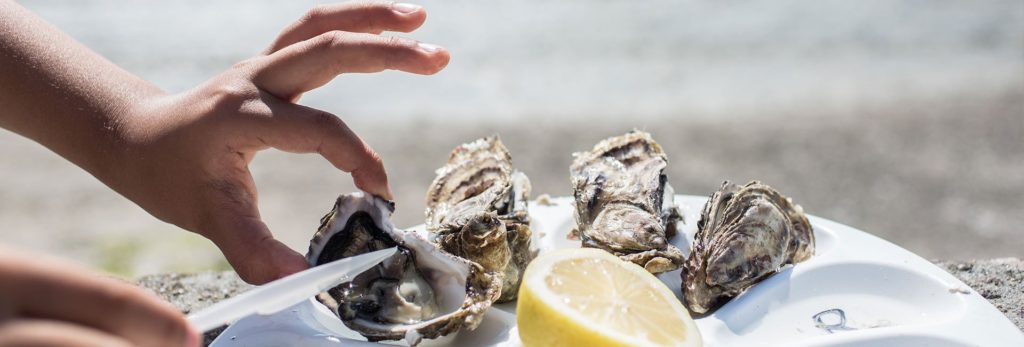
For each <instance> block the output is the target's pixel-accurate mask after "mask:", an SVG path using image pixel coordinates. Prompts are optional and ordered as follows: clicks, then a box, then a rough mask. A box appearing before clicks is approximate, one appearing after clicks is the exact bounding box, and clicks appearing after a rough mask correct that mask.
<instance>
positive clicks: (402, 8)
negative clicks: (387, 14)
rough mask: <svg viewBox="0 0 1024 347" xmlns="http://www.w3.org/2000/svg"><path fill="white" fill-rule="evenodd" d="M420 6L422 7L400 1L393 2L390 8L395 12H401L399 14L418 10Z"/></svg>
mask: <svg viewBox="0 0 1024 347" xmlns="http://www.w3.org/2000/svg"><path fill="white" fill-rule="evenodd" d="M421 8H423V7H422V6H420V5H413V4H406V3H402V2H399V3H395V4H393V5H391V9H392V10H395V12H398V13H401V14H409V13H413V12H416V11H419V10H420V9H421Z"/></svg>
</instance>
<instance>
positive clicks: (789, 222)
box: [682, 181, 814, 314]
mask: <svg viewBox="0 0 1024 347" xmlns="http://www.w3.org/2000/svg"><path fill="white" fill-rule="evenodd" d="M813 253H814V232H813V230H812V229H811V225H810V223H808V222H807V217H806V216H804V212H803V209H802V208H800V205H797V204H794V203H793V202H792V201H791V200H790V199H789V198H786V197H783V196H782V195H781V194H779V192H778V191H776V190H775V189H772V188H771V187H769V186H767V185H764V184H761V183H760V182H758V181H753V182H750V183H747V185H745V186H742V187H740V186H738V185H735V184H732V183H729V182H728V181H726V182H725V183H723V184H722V188H721V189H719V190H718V191H717V192H715V193H714V194H713V195H711V199H710V200H708V202H707V204H706V205H704V211H703V212H702V213H701V216H700V221H698V222H697V235H696V236H694V240H693V250H692V251H691V252H690V257H689V258H688V259H687V261H686V268H685V270H684V271H683V272H682V277H683V297H685V298H686V300H685V301H684V303H685V304H686V306H687V307H688V308H689V309H690V311H692V312H695V313H698V314H703V313H707V312H709V311H713V310H715V309H716V308H718V307H719V306H721V305H723V304H725V302H727V301H729V299H731V298H733V297H735V296H736V295H739V294H740V293H742V292H743V291H744V290H746V289H747V288H750V287H752V286H754V285H755V284H757V283H758V282H760V281H762V280H764V279H765V278H767V277H768V276H771V275H772V274H774V273H776V272H778V271H779V269H780V268H781V267H782V266H784V265H786V264H795V263H798V262H801V261H804V260H807V259H808V258H810V257H811V255H812V254H813Z"/></svg>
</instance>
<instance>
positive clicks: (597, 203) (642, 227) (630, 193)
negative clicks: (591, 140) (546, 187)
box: [570, 130, 684, 273]
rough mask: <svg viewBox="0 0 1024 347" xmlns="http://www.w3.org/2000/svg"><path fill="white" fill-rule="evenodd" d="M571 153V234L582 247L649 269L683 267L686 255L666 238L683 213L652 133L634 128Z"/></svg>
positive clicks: (664, 159)
mask: <svg viewBox="0 0 1024 347" xmlns="http://www.w3.org/2000/svg"><path fill="white" fill-rule="evenodd" d="M573 156H574V157H575V159H574V161H573V163H572V166H571V167H570V177H571V179H572V185H573V196H574V197H575V199H576V230H574V231H573V234H574V235H575V236H577V237H579V238H580V239H581V240H582V242H583V247H593V248H601V249H604V250H606V251H608V252H611V253H612V254H615V255H617V256H619V258H622V259H623V260H626V261H629V262H633V263H635V264H637V265H640V266H643V267H644V268H645V269H647V271H649V272H651V273H661V272H665V271H671V270H675V269H678V268H679V267H681V266H682V264H683V260H684V257H683V253H682V252H681V251H680V250H679V249H678V248H676V247H675V246H673V245H671V244H669V243H668V240H669V239H670V238H672V237H673V236H675V234H676V222H678V221H680V220H682V215H681V214H680V213H679V209H678V208H677V207H676V205H675V202H674V200H673V191H672V187H671V186H670V185H669V184H668V178H667V177H666V176H665V173H664V171H665V167H666V166H667V165H668V159H667V157H666V156H665V152H664V151H663V150H662V149H661V146H660V145H658V143H657V142H654V139H653V138H651V135H650V134H648V133H646V132H642V131H638V130H634V131H631V132H629V133H626V134H625V135H621V136H615V137H611V138H608V139H605V140H603V141H601V142H599V143H598V144H597V145H596V146H594V148H593V149H592V150H590V151H589V152H579V153H574V154H573Z"/></svg>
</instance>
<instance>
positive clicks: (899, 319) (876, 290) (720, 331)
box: [213, 195, 1024, 347]
mask: <svg viewBox="0 0 1024 347" xmlns="http://www.w3.org/2000/svg"><path fill="white" fill-rule="evenodd" d="M705 201H707V198H706V197H698V196H687V195H678V196H676V202H677V203H678V204H679V207H680V209H681V210H682V212H683V216H684V221H683V223H682V224H681V225H680V227H681V228H680V230H682V233H681V234H680V235H679V236H676V237H675V238H674V239H673V240H672V243H674V244H675V245H676V246H678V247H679V249H682V250H684V252H686V250H689V248H690V247H689V246H690V245H689V243H690V242H691V241H692V240H693V235H694V233H695V232H696V223H697V219H698V218H699V215H700V211H701V208H702V207H703V206H704V202H705ZM572 209H573V207H572V201H571V199H569V198H556V199H551V204H547V205H541V204H538V203H536V202H534V203H532V204H531V205H530V216H531V219H532V223H531V229H533V231H534V233H535V236H534V237H535V239H534V242H535V243H536V245H537V246H538V248H539V249H540V251H541V252H544V251H545V250H552V249H557V248H569V247H579V241H570V240H568V239H567V238H566V235H567V233H568V232H569V230H570V229H572V228H573V226H574V225H575V222H574V221H573V217H572V212H573V210H572ZM810 222H811V225H812V226H813V228H814V233H815V238H816V241H817V245H816V249H815V254H814V256H813V257H811V259H809V260H807V261H805V262H802V263H799V264H797V265H796V266H789V267H786V268H785V269H783V271H781V272H779V273H778V274H775V275H773V276H771V277H770V278H768V279H767V280H765V281H764V282H761V283H760V284H758V285H756V286H754V287H753V288H751V289H750V290H748V291H746V292H745V293H743V294H741V295H740V296H738V297H736V298H734V299H733V300H732V301H730V302H729V303H728V304H726V305H725V306H723V307H722V308H720V309H719V310H718V311H715V312H714V314H712V315H710V316H707V317H704V318H701V319H697V326H698V328H699V329H700V332H701V335H703V337H704V343H705V345H707V346H747V345H782V344H784V345H789V346H794V345H799V346H935V345H941V346H973V345H981V346H995V345H999V346H1024V333H1022V332H1021V331H1020V330H1019V329H1017V327H1016V326H1015V325H1013V323H1012V322H1010V320H1009V319H1007V318H1006V317H1005V316H1003V314H1002V313H1001V312H999V311H998V310H996V308H995V307H993V306H992V304H990V303H989V302H988V301H986V300H985V299H984V298H982V297H981V295H979V294H978V293H977V292H975V291H974V290H973V289H971V288H970V287H968V286H967V285H965V284H964V283H963V282H960V280H958V279H957V278H955V277H953V276H952V275H950V274H949V273H947V272H945V271H943V270H942V269H940V268H938V267H936V266H935V265H933V264H932V263H930V262H928V261H927V260H925V259H922V258H921V257H918V256H917V255H915V254H913V253H911V252H909V251H907V250H905V249H903V248H900V247H899V246H896V245H894V244H891V243H889V242H887V241H884V240H882V239H879V238H877V237H875V236H872V235H869V234H867V233H865V232H863V231H860V230H857V229H854V228H851V227H848V226H845V225H842V224H839V223H836V222H832V221H829V220H827V219H823V218H817V217H814V216H810ZM412 229H413V230H416V231H417V232H421V233H422V232H423V226H422V225H420V226H416V227H413V228H412ZM658 277H659V278H660V279H661V280H662V281H663V282H665V284H667V285H668V286H669V288H672V289H673V290H674V291H675V293H676V296H677V297H681V293H680V278H679V271H678V270H677V271H672V272H669V273H664V274H661V275H659V276H658ZM840 311H841V314H840ZM816 316H817V320H816V319H815V318H816ZM843 319H845V324H839V323H841V322H842V320H843ZM840 325H841V326H840ZM829 327H831V328H829ZM390 343H391V344H404V342H400V341H399V342H390ZM379 345H380V344H377V343H369V342H366V340H365V339H364V338H362V337H361V336H360V335H359V334H357V333H355V332H353V331H351V330H349V329H347V328H346V327H345V326H344V324H342V323H341V321H340V320H338V319H337V318H336V317H335V316H334V315H333V314H332V313H330V311H328V310H327V308H326V307H324V306H322V305H320V304H319V303H317V302H316V301H314V300H312V299H311V300H307V301H304V302H301V303H299V304H296V305H295V306H293V307H291V308H289V309H286V310H284V311H281V312H278V313H275V314H272V315H266V316H260V315H255V316H250V317H246V318H243V319H241V320H239V321H238V322H235V323H234V324H232V325H231V326H230V327H228V328H227V329H226V330H225V331H224V332H223V333H222V334H221V335H220V337H218V338H217V340H215V341H214V342H213V346H216V347H226V346H379ZM437 345H451V346H519V345H521V343H520V341H519V334H518V332H517V330H516V320H515V303H509V304H501V305H496V306H494V307H493V308H492V309H490V310H488V312H487V314H486V315H485V317H484V321H483V322H482V323H481V324H480V326H479V327H478V328H477V329H476V330H473V331H463V332H460V333H458V334H456V335H454V336H448V337H445V338H442V339H440V340H436V341H429V340H428V341H424V342H423V343H421V344H420V346H437Z"/></svg>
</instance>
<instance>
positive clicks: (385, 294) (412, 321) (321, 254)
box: [306, 193, 500, 345]
mask: <svg viewBox="0 0 1024 347" xmlns="http://www.w3.org/2000/svg"><path fill="white" fill-rule="evenodd" d="M393 210H394V204H393V203H391V202H388V201H385V200H383V199H381V198H378V197H375V196H366V195H364V194H362V193H354V194H345V195H341V196H340V197H338V200H337V202H336V203H335V204H334V208H333V209H332V210H331V212H329V213H328V214H327V215H326V216H324V218H323V219H322V220H321V225H320V228H319V230H317V232H316V234H315V235H314V236H313V240H312V241H310V245H309V252H308V253H307V255H306V260H307V261H308V262H309V264H310V265H311V266H316V265H320V264H325V263H328V262H331V261H334V260H338V259H342V258H347V257H351V256H356V255H360V254H363V253H367V252H372V251H376V250H380V249H384V248H389V247H395V246H398V249H399V252H397V253H396V254H395V255H394V256H392V257H391V258H388V259H386V260H384V261H383V262H382V263H381V264H378V265H377V266H375V267H373V268H372V269H370V270H367V271H366V272H364V273H362V274H359V275H357V276H356V277H355V278H354V279H353V280H352V281H351V282H348V283H343V284H341V285H339V286H337V287H334V288H331V289H329V290H328V291H327V292H325V293H321V294H320V295H319V296H318V299H320V301H321V302H323V303H324V304H325V305H327V306H328V307H329V308H331V309H332V310H333V311H334V313H335V314H336V315H338V317H339V318H341V320H342V322H344V323H345V325H346V326H348V327H349V328H350V329H352V330H354V331H356V332H358V333H360V334H362V335H363V336H365V337H366V338H367V339H368V340H369V341H381V340H401V339H405V340H406V341H407V342H408V343H409V344H410V345H416V344H418V343H419V342H420V340H421V339H423V338H428V339H433V338H437V337H440V336H444V335H447V334H450V333H453V332H456V331H458V330H460V329H475V328H476V326H477V325H478V324H480V321H481V319H482V318H483V315H484V312H485V311H486V310H487V308H488V307H490V306H491V302H492V301H494V300H495V299H496V298H497V296H498V290H499V289H500V282H498V279H497V278H495V277H494V276H491V275H488V274H487V273H485V272H484V271H483V268H481V267H480V265H478V264H476V263H473V262H471V261H468V260H466V259H463V258H460V257H457V256H454V255H451V254H448V253H445V252H442V251H441V250H440V249H438V248H437V247H436V246H435V245H434V244H432V243H430V242H428V241H427V240H425V239H423V238H422V237H420V236H419V235H417V234H416V233H414V232H407V231H403V230H399V229H396V228H395V227H394V226H393V225H392V224H391V222H390V220H389V219H388V218H389V217H390V215H391V213H392V211H393Z"/></svg>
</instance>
